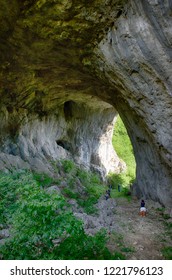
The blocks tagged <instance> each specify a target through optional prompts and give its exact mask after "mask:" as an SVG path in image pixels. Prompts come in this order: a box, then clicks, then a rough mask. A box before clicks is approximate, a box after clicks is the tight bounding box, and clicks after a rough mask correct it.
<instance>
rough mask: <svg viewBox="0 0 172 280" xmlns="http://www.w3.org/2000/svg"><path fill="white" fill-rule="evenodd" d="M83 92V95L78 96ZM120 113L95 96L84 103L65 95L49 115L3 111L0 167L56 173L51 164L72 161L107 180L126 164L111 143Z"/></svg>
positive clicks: (25, 111)
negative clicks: (67, 97) (66, 98)
mask: <svg viewBox="0 0 172 280" xmlns="http://www.w3.org/2000/svg"><path fill="white" fill-rule="evenodd" d="M80 99H81V96H79V100H80ZM116 115H117V112H116V111H115V110H114V108H113V107H112V106H111V105H109V104H108V103H105V102H102V101H101V100H98V99H97V100H95V98H93V97H92V98H89V99H88V98H86V99H85V102H84V103H83V101H82V102H81V101H78V100H77V98H76V96H75V101H74V100H67V101H65V102H63V103H62V104H61V105H59V104H56V109H55V110H54V111H53V112H52V114H49V115H47V116H42V115H41V116H39V115H38V114H30V113H29V112H28V111H27V110H23V111H22V112H21V111H20V112H14V111H13V112H11V113H9V112H8V111H7V109H6V108H5V107H4V108H3V111H1V124H0V129H1V131H3V133H2V134H1V147H0V168H1V169H5V170H8V169H12V167H13V168H14V167H15V168H29V167H30V168H31V169H33V170H36V171H42V172H46V173H47V172H48V173H53V167H54V165H52V163H53V162H54V163H55V162H56V161H57V160H60V159H68V160H74V161H75V162H76V163H77V164H79V165H80V166H82V167H84V168H86V169H87V170H92V171H95V172H98V173H99V174H100V176H101V178H102V179H105V177H106V175H107V174H108V173H109V172H116V173H119V172H121V171H122V170H124V169H125V164H124V163H123V162H122V161H121V160H120V159H119V158H118V156H117V154H116V153H115V151H114V149H113V146H112V135H113V128H114V122H115V119H116Z"/></svg>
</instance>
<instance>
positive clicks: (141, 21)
mask: <svg viewBox="0 0 172 280" xmlns="http://www.w3.org/2000/svg"><path fill="white" fill-rule="evenodd" d="M170 3H171V2H170V1H152V0H149V1H148V0H146V1H141V0H140V1H134V0H133V1H129V3H128V4H127V5H126V6H125V9H124V10H123V13H122V14H121V15H120V17H119V18H118V20H117V21H116V22H115V24H114V26H113V27H112V28H110V29H109V32H108V34H107V37H106V39H104V40H102V41H101V43H100V44H99V47H98V49H97V53H96V57H97V59H96V60H95V61H99V69H100V68H101V69H102V71H103V73H105V74H104V75H105V76H106V79H107V80H108V81H109V83H111V84H112V85H113V86H114V87H115V88H117V89H118V92H119V93H118V94H116V95H115V94H114V96H113V94H112V99H113V101H114V106H116V108H117V110H118V112H119V113H120V115H121V117H122V119H123V121H124V123H125V125H126V128H127V130H128V134H129V135H130V138H131V140H132V144H133V148H134V153H135V158H136V163H137V180H136V183H135V189H134V191H135V193H136V194H137V195H139V196H140V197H141V196H144V197H145V198H149V197H151V198H152V199H153V200H157V199H158V200H159V201H160V202H161V203H162V204H164V205H169V206H170V204H171V200H172V177H171V167H172V149H171V143H172V130H171V124H172V110H171V108H172V107H171V106H172V83H171V75H172V60H171V59H172V48H171V46H172V33H171V30H172V17H171V16H172V14H171V11H172V10H171V4H170ZM100 75H101V74H100Z"/></svg>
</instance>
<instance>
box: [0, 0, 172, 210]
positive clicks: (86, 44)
mask: <svg viewBox="0 0 172 280" xmlns="http://www.w3.org/2000/svg"><path fill="white" fill-rule="evenodd" d="M7 2H8V1H7ZM7 2H5V3H4V1H2V0H0V4H1V7H2V9H1V15H0V16H1V18H2V29H1V33H0V35H1V44H0V51H1V76H0V78H1V84H2V87H1V90H0V95H1V131H2V134H1V152H2V153H1V164H2V165H4V161H5V159H6V160H8V159H9V164H11V162H12V161H14V162H15V164H16V163H17V164H18V165H20V158H21V157H22V158H23V160H26V157H27V156H28V158H30V159H31V161H30V162H29V164H30V165H33V164H36V165H38V161H37V160H39V164H40V161H41V159H39V157H37V156H35V155H36V153H37V154H38V155H40V153H41V152H40V147H41V151H42V155H44V156H45V155H46V157H47V156H48V155H49V156H50V157H51V156H52V153H53V154H55V152H54V151H56V148H57V147H58V149H63V150H62V151H63V153H68V152H69V151H73V146H72V144H71V142H70V141H69V138H68V137H66V136H65V137H64V135H65V133H64V131H63V130H61V129H59V128H58V129H56V130H54V126H56V125H57V123H58V124H59V127H60V122H61V123H62V124H63V127H65V128H66V131H68V129H69V127H68V128H67V126H68V125H67V124H66V123H67V122H64V120H66V121H69V120H70V117H71V118H72V108H73V107H75V111H76V112H78V111H79V112H80V113H81V111H82V110H83V112H86V110H88V108H89V112H91V114H89V117H90V119H91V115H92V117H93V115H94V117H95V116H96V114H97V119H98V120H101V121H100V122H101V124H102V126H103V117H104V116H105V115H106V118H105V119H106V120H108V121H107V123H108V124H110V123H111V124H112V119H113V118H112V115H113V114H115V113H112V112H111V110H112V111H113V109H112V107H111V106H114V107H115V108H116V110H117V111H118V112H119V114H120V115H121V117H122V119H123V121H124V124H125V126H126V128H127V131H128V134H129V136H130V138H131V141H132V144H133V148H134V153H135V158H136V162H137V179H136V184H135V190H134V191H135V193H136V194H137V195H139V196H141V195H144V196H145V197H147V198H152V199H153V200H158V201H159V202H161V203H162V204H163V205H165V206H169V207H171V202H172V175H171V165H172V158H171V155H172V148H171V139H172V135H171V134H172V132H171V131H172V130H171V123H172V114H171V107H172V97H171V90H172V86H171V81H170V77H171V72H172V67H171V55H172V48H171V42H172V41H171V28H172V22H171V13H172V12H171V11H172V5H171V1H167V0H165V1H161V0H144V1H143V0H129V1H126V0H124V1H118V0H112V1H110V0H107V1H104V0H102V1H98V0H95V1H91V2H90V1H89V4H88V3H87V1H79V0H78V1H77V0H75V1H74V0H73V1H72V0H66V1H63V3H61V1H58V0H57V1H41V0H39V1H30V2H29V4H28V1H19V0H18V1H17V0H13V1H10V3H7ZM7 4H8V5H7ZM91 98H92V100H91ZM101 100H102V101H101ZM66 102H67V103H66ZM101 102H102V103H101ZM84 103H85V104H84ZM64 104H65V105H64ZM93 104H96V105H97V104H99V105H100V106H98V107H97V106H95V105H93ZM107 104H109V105H107ZM63 106H65V108H68V107H70V110H69V113H70V114H69V115H70V116H69V115H68V114H67V113H65V112H66V109H64V108H63ZM96 107H97V108H96ZM57 108H58V109H57ZM77 108H79V109H77ZM61 112H63V114H61ZM80 113H79V114H78V116H77V117H79V118H80V117H81V116H80V115H82V114H80ZM62 115H63V116H64V118H61V116H62ZM113 116H114V115H113ZM75 117H76V116H75ZM94 117H93V118H92V120H93V119H94ZM57 119H58V122H56V121H57ZM67 119H68V120H67ZM84 121H88V123H92V121H89V120H84ZM77 122H78V124H79V122H80V127H81V131H82V132H83V131H84V130H83V129H82V124H81V122H82V121H81V120H78V121H77ZM72 127H77V125H76V124H75V118H74V123H73V125H72ZM88 127H89V128H90V126H89V125H88ZM93 127H94V126H93ZM51 128H52V130H51ZM106 128H107V127H106ZM93 130H94V129H93ZM33 131H34V133H35V134H34V133H33ZM51 131H53V132H54V131H56V132H57V133H59V131H61V134H60V135H59V138H58V137H56V136H57V135H55V134H50V132H51ZM69 131H70V133H71V130H70V129H69ZM105 131H106V129H102V131H101V133H102V132H103V134H106V133H105ZM38 132H39V133H38ZM41 133H42V134H41ZM70 133H69V134H70ZM83 133H84V132H83ZM33 134H34V135H33ZM76 134H77V132H76ZM35 135H37V137H35ZM40 135H41V137H40ZM49 135H51V137H48V136H49ZM52 135H53V136H52ZM70 135H71V134H70ZM82 136H84V134H83V135H82ZM52 137H54V138H53V143H55V144H54V145H56V146H54V147H53V145H52V142H51V141H50V139H52ZM11 139H13V140H11ZM26 139H27V140H28V141H26ZM42 139H46V141H48V142H49V143H47V144H46V148H45V146H44V143H42ZM82 139H83V141H84V137H82ZM73 142H74V140H73ZM81 142H82V141H81ZM26 143H27V148H23V146H24V145H25V144H26ZM28 143H29V144H28ZM59 144H60V145H59ZM83 145H84V142H82V143H81V147H83ZM65 147H66V149H65ZM88 147H89V145H87V148H88ZM84 149H85V148H84ZM81 150H82V151H83V149H82V148H81ZM81 150H80V151H81ZM88 150H89V148H88V149H87V151H88ZM11 151H12V152H11ZM26 151H27V152H26ZM34 152H35V153H34ZM10 153H12V155H10ZM73 153H76V151H75V152H74V151H73ZM31 154H32V157H31V156H30V155H31ZM88 154H89V153H88V152H87V155H88ZM93 154H94V153H93ZM90 155H91V153H90ZM14 157H15V158H14ZM84 157H85V156H84V155H83V159H84ZM91 157H92V159H90V161H89V160H88V161H87V159H84V160H86V161H87V162H90V163H91V162H92V164H94V161H95V156H94V155H93V156H91ZM108 160H109V159H108ZM96 162H97V159H96ZM118 162H119V161H118ZM6 164H7V163H6ZM23 164H24V162H23ZM27 164H28V163H26V162H25V165H27ZM42 168H44V166H43V167H42Z"/></svg>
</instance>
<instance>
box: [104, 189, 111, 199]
mask: <svg viewBox="0 0 172 280" xmlns="http://www.w3.org/2000/svg"><path fill="white" fill-rule="evenodd" d="M105 198H106V200H108V198H110V190H107V191H106V194H105Z"/></svg>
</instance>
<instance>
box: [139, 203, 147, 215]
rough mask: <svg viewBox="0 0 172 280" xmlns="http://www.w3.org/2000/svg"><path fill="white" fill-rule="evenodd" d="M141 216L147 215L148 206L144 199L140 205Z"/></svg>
mask: <svg viewBox="0 0 172 280" xmlns="http://www.w3.org/2000/svg"><path fill="white" fill-rule="evenodd" d="M140 216H142V217H144V216H146V207H145V202H144V200H143V199H142V200H141V205H140Z"/></svg>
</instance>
